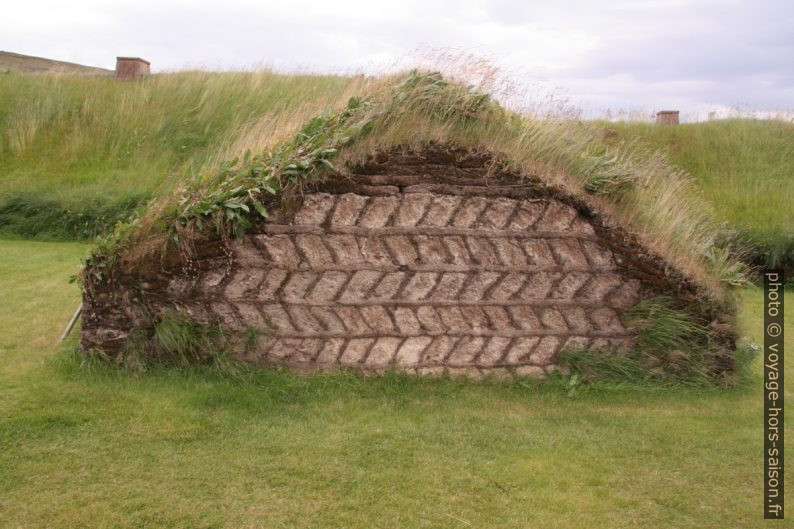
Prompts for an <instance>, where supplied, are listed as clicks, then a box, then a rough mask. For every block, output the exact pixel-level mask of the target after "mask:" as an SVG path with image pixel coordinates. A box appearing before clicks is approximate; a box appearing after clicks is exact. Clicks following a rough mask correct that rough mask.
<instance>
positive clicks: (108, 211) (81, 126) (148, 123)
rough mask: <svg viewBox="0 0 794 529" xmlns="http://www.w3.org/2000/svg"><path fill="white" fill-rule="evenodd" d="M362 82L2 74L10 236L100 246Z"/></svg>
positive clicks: (2, 228) (3, 231)
mask: <svg viewBox="0 0 794 529" xmlns="http://www.w3.org/2000/svg"><path fill="white" fill-rule="evenodd" d="M359 82H360V79H359V78H342V77H320V76H308V75H306V76H304V75H293V76H286V75H279V74H275V73H271V72H256V73H202V72H185V73H178V74H161V75H154V76H151V77H149V78H147V79H145V80H141V81H137V82H132V83H130V82H125V83H120V82H117V81H114V80H113V79H107V78H98V77H92V78H87V77H72V76H32V75H20V74H6V75H0V235H2V236H6V237H9V236H13V237H24V238H37V239H50V240H70V239H78V240H79V239H89V238H91V237H92V236H93V235H95V234H97V233H99V232H102V231H103V230H105V229H107V227H109V226H112V225H113V223H114V222H115V221H116V220H118V219H119V218H121V217H123V216H125V215H127V214H128V213H129V212H130V211H132V209H134V207H135V206H136V205H138V204H140V203H141V202H144V201H146V200H147V199H149V198H151V197H152V196H154V195H156V194H158V193H167V192H168V191H169V190H170V189H171V188H172V187H173V185H174V183H175V182H178V181H179V180H180V179H181V178H183V177H184V176H185V175H187V174H188V173H190V172H191V171H200V170H201V168H202V167H203V166H204V165H205V164H207V163H210V162H211V161H212V160H214V159H215V158H217V157H224V156H227V154H226V153H227V152H228V151H230V150H231V151H233V150H235V148H238V149H239V148H240V147H239V145H238V143H239V142H240V141H243V142H245V143H246V144H250V145H251V146H254V147H255V146H256V145H257V144H259V143H261V142H262V141H263V138H267V137H268V136H269V135H273V134H276V131H277V130H278V129H280V128H281V127H282V126H283V125H284V122H291V121H293V120H297V121H298V122H302V121H303V120H305V119H306V117H307V116H309V115H314V114H316V113H318V112H321V111H322V110H323V109H324V108H326V107H330V106H335V105H337V104H338V103H339V101H342V100H344V99H345V97H349V95H348V94H349V93H350V92H351V91H355V88H354V87H355V86H356V85H357V83H359Z"/></svg>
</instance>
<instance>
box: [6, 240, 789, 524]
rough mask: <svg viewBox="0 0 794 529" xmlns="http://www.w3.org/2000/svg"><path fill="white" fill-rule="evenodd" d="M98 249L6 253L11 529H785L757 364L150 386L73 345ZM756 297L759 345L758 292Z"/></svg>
mask: <svg viewBox="0 0 794 529" xmlns="http://www.w3.org/2000/svg"><path fill="white" fill-rule="evenodd" d="M87 250H88V247H87V246H85V245H78V244H68V243H38V242H36V243H33V242H21V241H0V527H13V528H16V527H20V528H22V527H24V528H39V527H68V528H74V527H91V528H104V527H136V528H140V527H152V528H155V527H157V528H160V527H184V528H203V527H234V528H237V527H246V528H252V527H267V528H275V527H311V528H314V527H317V528H319V527H362V528H370V527H378V528H380V527H395V528H408V527H438V528H449V527H453V528H454V527H482V528H502V527H515V528H537V527H554V528H557V527H564V528H574V527H588V528H592V527H605V528H620V527H649V528H651V527H652V528H657V527H675V528H689V527H691V528H698V529H703V528H719V529H723V528H733V527H784V523H783V522H765V521H764V520H763V519H762V516H763V511H762V493H763V484H762V480H761V479H762V400H761V398H762V393H761V386H760V375H759V374H760V371H761V361H760V360H761V358H760V357H759V358H757V359H756V360H755V363H754V366H753V367H754V371H755V384H754V385H753V387H751V388H748V387H745V388H737V389H732V390H712V389H705V390H704V389H700V390H692V389H687V390H685V389H676V390H659V389H657V390H649V389H647V388H646V389H642V388H623V389H609V390H598V391H581V392H579V393H578V394H577V395H575V396H574V397H573V398H569V397H568V396H567V394H566V391H565V390H564V389H562V388H561V387H560V383H559V382H555V381H552V382H549V383H542V384H538V383H528V382H521V383H512V384H508V383H496V382H479V383H478V382H466V381H449V380H441V381H430V380H415V379H408V378H405V377H400V376H387V377H384V378H370V379H363V378H359V377H356V376H353V375H346V374H343V375H324V376H317V377H301V376H296V375H292V374H289V373H282V372H262V373H260V374H258V375H245V376H238V377H237V378H234V377H231V376H228V375H225V376H224V375H220V374H216V373H212V372H208V371H202V370H200V369H194V370H186V371H185V370H183V371H176V370H172V371H165V370H163V371H156V372H148V373H144V374H138V375H132V374H128V373H124V372H120V371H118V370H115V369H111V368H106V367H101V366H100V367H98V366H92V365H88V366H81V365H80V363H79V360H76V357H75V356H74V355H70V354H69V353H68V351H67V349H68V348H64V347H59V346H58V344H57V343H56V342H57V338H58V335H59V333H60V331H61V330H62V328H63V326H64V325H65V324H66V322H67V321H68V319H69V316H70V315H71V313H72V311H73V310H74V308H75V307H76V306H77V304H78V303H79V291H78V288H77V286H75V285H73V284H69V283H68V277H69V276H70V275H72V274H74V273H75V272H76V270H77V268H76V266H77V263H78V260H79V258H80V257H81V256H82V255H84V254H85V253H86V252H87ZM789 297H790V301H789V310H788V315H787V320H786V321H787V325H788V328H787V331H788V337H787V348H788V350H789V351H792V352H794V347H793V345H794V340H792V336H794V317H792V309H791V307H792V304H794V292H789ZM742 298H743V311H742V318H741V320H742V321H741V324H742V328H743V330H744V332H745V333H746V334H747V335H748V336H749V337H750V338H752V339H753V340H755V341H760V340H761V336H760V333H761V328H762V325H761V324H762V312H761V311H762V306H761V301H762V296H761V292H760V290H759V289H757V288H748V289H746V290H745V291H743V292H742ZM74 343H75V342H74V337H72V339H71V340H70V346H71V348H74ZM792 365H794V362H791V361H790V362H789V368H788V376H789V379H790V380H791V377H792V375H794V371H793V370H792V368H791V367H790V366H792ZM787 396H788V400H789V406H790V408H789V409H791V406H794V400H792V395H791V392H790V391H789V392H787ZM788 419H789V421H788V422H789V424H792V422H791V419H792V417H791V414H790V413H789V414H788ZM789 438H790V439H791V440H794V435H792V431H791V430H790V429H789ZM792 442H794V441H792ZM789 481H790V480H789Z"/></svg>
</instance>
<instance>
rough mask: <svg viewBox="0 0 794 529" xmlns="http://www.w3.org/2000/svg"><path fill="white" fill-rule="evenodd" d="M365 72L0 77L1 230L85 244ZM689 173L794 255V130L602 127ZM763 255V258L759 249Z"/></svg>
mask: <svg viewBox="0 0 794 529" xmlns="http://www.w3.org/2000/svg"><path fill="white" fill-rule="evenodd" d="M367 82H369V81H367V80H365V79H363V78H361V77H352V78H347V77H334V76H312V75H283V74H278V73H274V72H268V71H261V72H249V73H207V72H182V73H175V74H160V75H154V76H152V77H151V78H149V79H147V80H146V81H144V82H139V83H117V82H115V81H113V80H112V79H108V78H99V77H77V76H31V75H21V74H16V73H8V74H6V75H3V76H0V131H2V132H0V234H1V235H3V236H6V237H9V236H13V237H26V238H39V239H61V240H64V239H87V238H91V237H92V236H93V235H95V234H97V233H101V232H103V231H105V230H106V229H107V228H108V227H109V226H110V225H112V224H113V223H114V222H115V221H116V220H118V219H120V218H122V217H124V216H125V215H126V214H128V213H129V212H130V211H132V209H134V208H135V206H136V205H138V204H140V203H142V202H144V201H146V200H147V199H149V198H151V197H153V196H156V195H160V194H164V193H167V192H169V191H170V190H171V189H172V188H173V187H174V183H175V182H179V181H181V180H182V179H183V178H184V177H185V176H187V175H189V174H191V173H193V174H196V173H201V172H202V171H206V170H207V169H208V168H212V167H214V166H217V164H218V163H219V162H220V161H221V160H224V159H227V158H230V157H233V155H235V154H237V153H239V152H241V151H242V150H244V149H246V148H251V149H252V150H254V151H256V149H257V148H258V147H263V146H266V145H267V146H272V145H273V144H274V143H275V142H276V141H277V140H278V139H283V137H284V134H285V133H286V131H291V130H293V129H294V128H295V127H296V126H297V125H298V124H300V123H302V122H304V121H305V120H306V119H308V118H309V117H311V116H313V115H316V114H318V113H321V112H323V111H324V110H326V109H330V108H338V107H339V106H340V105H341V104H343V103H344V102H345V101H346V100H347V99H348V98H349V97H350V96H353V95H357V94H359V93H361V92H362V86H363V85H364V84H366V83H367ZM592 125H593V126H594V127H596V132H595V133H594V138H595V139H596V140H598V139H599V138H600V139H601V140H603V141H604V142H605V143H606V144H607V145H609V146H611V147H613V148H614V147H616V146H618V145H619V144H621V143H625V142H629V143H632V142H633V143H637V142H638V141H639V142H640V143H644V144H647V145H650V146H651V147H653V148H658V149H661V150H662V151H663V152H664V153H665V154H666V156H667V158H668V160H669V161H670V162H671V163H673V164H675V165H677V166H679V167H681V168H682V169H684V170H686V171H688V172H690V173H691V174H692V175H693V176H694V177H695V178H696V181H697V183H698V185H699V187H700V189H701V190H702V191H703V193H704V194H705V196H706V197H707V198H708V199H709V200H710V201H711V203H712V204H713V205H714V213H715V215H716V216H717V218H718V219H721V220H723V221H725V222H726V223H727V225H728V226H729V227H730V228H732V229H734V230H738V231H740V232H741V235H742V237H743V238H744V240H745V241H747V240H749V241H751V242H752V245H753V246H755V247H756V249H755V250H754V251H755V252H756V254H757V255H759V257H758V260H759V261H761V260H763V261H767V262H770V263H772V264H774V263H780V262H789V263H791V262H794V234H792V228H791V226H794V218H793V217H794V213H793V212H792V208H791V207H790V204H791V203H794V178H792V176H791V175H793V174H794V154H793V153H792V152H793V151H792V150H793V149H794V147H792V146H794V125H791V124H786V123H781V122H774V121H752V120H725V121H715V122H706V123H695V124H686V125H681V126H679V127H670V128H661V127H656V126H654V125H651V124H638V123H626V124H612V123H609V124H607V123H603V122H595V123H593V124H592ZM761 254H763V255H761Z"/></svg>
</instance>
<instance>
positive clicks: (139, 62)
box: [116, 57, 150, 81]
mask: <svg viewBox="0 0 794 529" xmlns="http://www.w3.org/2000/svg"><path fill="white" fill-rule="evenodd" d="M149 64H150V63H149V61H147V60H144V59H141V58H140V57H116V79H118V80H119V81H130V80H133V79H137V78H139V77H141V76H144V75H149Z"/></svg>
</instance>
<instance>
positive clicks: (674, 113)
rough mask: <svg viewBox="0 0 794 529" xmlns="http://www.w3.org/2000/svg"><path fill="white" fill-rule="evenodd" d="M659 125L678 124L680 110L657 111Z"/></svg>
mask: <svg viewBox="0 0 794 529" xmlns="http://www.w3.org/2000/svg"><path fill="white" fill-rule="evenodd" d="M656 124H657V125H678V110H660V111H659V112H657V113H656Z"/></svg>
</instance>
